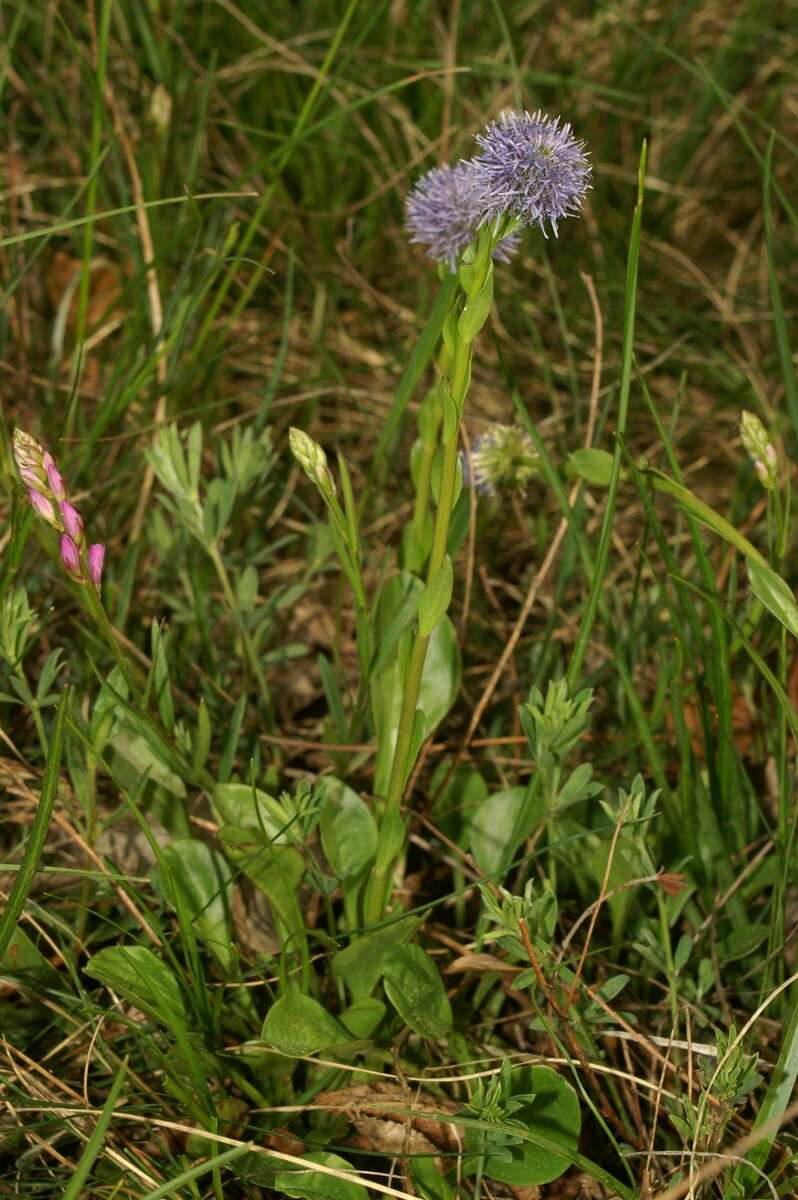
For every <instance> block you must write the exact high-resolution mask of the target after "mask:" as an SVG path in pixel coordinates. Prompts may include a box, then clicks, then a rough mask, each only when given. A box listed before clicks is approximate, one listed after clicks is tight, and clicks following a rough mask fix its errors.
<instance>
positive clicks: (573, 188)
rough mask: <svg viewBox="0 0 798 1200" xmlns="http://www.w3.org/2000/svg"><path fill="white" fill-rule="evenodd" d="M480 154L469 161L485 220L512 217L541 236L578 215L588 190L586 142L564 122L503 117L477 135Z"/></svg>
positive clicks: (517, 114)
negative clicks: (575, 135) (571, 216)
mask: <svg viewBox="0 0 798 1200" xmlns="http://www.w3.org/2000/svg"><path fill="white" fill-rule="evenodd" d="M476 140H477V143H478V145H479V146H480V147H481V150H482V152H481V154H480V155H479V156H478V157H477V158H475V159H474V160H473V162H474V183H475V186H476V188H477V191H478V195H479V205H480V210H481V216H482V219H483V220H495V219H497V218H500V217H507V216H510V217H515V218H516V219H517V220H519V221H521V222H522V223H523V224H524V225H539V226H540V228H541V229H542V230H543V232H544V233H545V231H546V226H547V225H549V226H551V228H552V230H553V231H554V234H555V236H556V234H557V223H558V221H561V220H562V219H563V217H567V216H569V215H571V214H572V213H578V212H579V211H580V210H581V207H582V201H583V198H584V194H585V192H586V191H587V189H588V188H589V186H590V174H591V168H590V163H589V162H588V157H587V150H586V147H585V143H584V142H580V141H578V140H577V139H576V138H575V137H574V135H573V131H572V129H571V126H570V125H569V124H568V123H567V122H561V120H560V118H559V117H547V116H545V115H544V114H543V113H542V112H536V113H532V114H530V113H528V112H503V113H502V114H501V115H500V116H499V118H498V119H497V120H496V121H493V122H492V123H491V124H490V125H488V127H487V128H486V129H485V131H484V132H483V133H480V134H477V139H476Z"/></svg>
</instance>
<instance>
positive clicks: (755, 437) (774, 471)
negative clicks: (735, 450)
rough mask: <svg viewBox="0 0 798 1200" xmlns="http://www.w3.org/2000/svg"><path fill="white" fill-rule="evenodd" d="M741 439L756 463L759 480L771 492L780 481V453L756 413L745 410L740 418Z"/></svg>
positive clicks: (755, 467)
mask: <svg viewBox="0 0 798 1200" xmlns="http://www.w3.org/2000/svg"><path fill="white" fill-rule="evenodd" d="M740 440H741V441H742V443H743V448H744V449H745V452H746V454H747V455H748V457H749V458H750V459H751V461H752V463H753V464H754V470H755V471H756V473H757V475H758V477H759V482H760V483H761V484H762V486H763V487H764V488H766V489H767V490H768V491H769V492H770V491H772V490H773V489H774V488H775V487H776V485H777V483H778V474H779V460H778V455H777V454H776V448H775V446H774V445H773V444H772V442H771V441H770V438H769V437H768V432H767V430H766V429H765V426H764V425H763V424H762V422H761V421H760V419H759V417H757V416H756V415H755V414H754V413H751V412H747V411H744V412H743V415H742V418H741V420H740Z"/></svg>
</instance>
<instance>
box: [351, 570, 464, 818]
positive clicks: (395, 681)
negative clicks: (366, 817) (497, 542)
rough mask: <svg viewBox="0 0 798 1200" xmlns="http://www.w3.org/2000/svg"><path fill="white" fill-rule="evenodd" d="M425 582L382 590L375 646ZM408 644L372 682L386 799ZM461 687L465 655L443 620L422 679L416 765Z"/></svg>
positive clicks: (378, 768) (377, 784)
mask: <svg viewBox="0 0 798 1200" xmlns="http://www.w3.org/2000/svg"><path fill="white" fill-rule="evenodd" d="M422 588H423V584H422V583H421V582H420V581H419V580H418V579H415V578H414V577H413V576H412V575H409V574H407V573H406V572H405V573H403V574H402V575H396V576H394V578H393V579H391V580H389V581H388V583H387V584H386V585H385V587H384V588H383V590H382V594H381V596H380V601H379V604H378V606H377V611H376V613H375V631H374V644H375V646H379V645H380V643H381V640H382V636H383V633H387V631H388V629H389V628H390V625H391V622H392V619H393V617H394V615H395V614H396V613H398V612H399V611H400V609H401V608H402V605H403V604H404V602H405V600H406V599H407V596H408V593H410V594H412V593H413V592H415V593H417V594H420V593H421V590H422ZM407 648H408V643H407V641H406V639H404V638H403V639H402V641H401V642H400V644H399V649H398V652H397V653H395V654H394V655H392V656H391V658H390V659H389V660H388V661H387V662H386V663H385V665H384V666H383V668H382V670H380V671H379V672H377V673H375V675H374V676H373V677H372V681H371V703H372V712H373V715H374V724H375V727H376V732H377V744H378V751H377V758H376V761H375V768H374V770H375V779H374V791H375V793H376V794H377V795H384V794H385V791H386V789H387V786H388V779H389V776H390V771H391V763H392V762H393V752H394V747H395V745H396V735H397V731H398V728H399V714H400V711H401V707H402V676H403V672H404V665H405V655H406V654H407ZM459 687H460V651H459V648H458V645H457V636H456V634H455V631H454V626H453V625H452V622H451V621H450V620H449V618H448V617H446V616H444V617H442V618H441V619H440V620H439V621H438V623H437V625H436V626H435V628H434V629H433V630H432V633H431V635H430V640H429V646H428V649H427V657H426V661H425V664H424V673H423V675H422V677H421V689H420V691H419V697H418V708H419V711H420V712H421V713H423V720H422V721H421V722H420V724H419V727H418V730H417V732H416V736H415V739H414V741H415V745H414V747H413V750H412V751H411V754H410V761H413V758H414V756H415V752H416V751H417V749H418V745H420V742H422V741H423V740H424V739H425V738H428V737H429V736H430V734H431V733H433V732H434V730H435V729H437V727H438V725H439V724H440V722H441V721H442V720H443V718H444V717H445V716H446V714H447V713H448V712H449V710H450V708H451V707H452V705H453V704H454V701H455V699H456V697H457V692H458V689H459Z"/></svg>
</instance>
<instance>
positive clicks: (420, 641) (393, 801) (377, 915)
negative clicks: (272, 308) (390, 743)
mask: <svg viewBox="0 0 798 1200" xmlns="http://www.w3.org/2000/svg"><path fill="white" fill-rule="evenodd" d="M470 366H471V344H470V342H465V341H464V340H463V339H458V341H457V344H456V347H455V352H454V360H453V364H452V373H451V379H450V384H449V387H450V391H451V395H452V398H453V399H454V402H455V405H456V409H457V413H458V420H457V422H456V423H455V427H454V430H453V431H452V432H451V436H449V437H448V439H446V440H443V439H442V441H441V472H440V488H439V492H438V498H437V507H436V510H435V525H434V528H433V534H432V549H431V551H430V557H429V563H428V565H427V585H429V584H430V582H431V581H432V580H433V579H434V578H435V576H436V575H437V573H438V571H439V570H440V569H441V566H442V565H443V560H444V558H445V557H446V548H447V545H448V541H449V526H450V524H451V518H452V508H453V507H454V500H455V494H454V493H455V487H456V484H457V446H458V440H459V433H460V420H459V414H461V413H462V411H463V404H464V402H465V394H466V391H467V390H468V382H469V377H470ZM443 430H444V436H445V434H446V433H447V432H448V431H447V430H446V426H445V424H444V427H443ZM429 640H430V639H429V634H427V635H425V634H422V633H421V631H420V629H419V628H418V627H416V633H415V640H414V642H413V648H412V650H411V651H410V660H409V662H408V664H407V671H406V673H405V678H404V686H403V690H402V709H401V712H400V715H399V728H398V730H397V735H396V746H395V748H394V754H393V763H392V765H391V775H390V779H389V781H388V792H387V795H386V797H385V811H384V814H383V826H384V827H385V828H390V822H391V819H394V821H395V819H397V818H398V816H399V809H400V806H401V803H402V796H403V794H404V788H405V781H406V779H407V776H408V774H409V772H410V769H411V767H412V761H411V757H412V741H413V727H414V725H415V720H416V711H417V708H418V696H419V692H420V690H421V679H422V676H423V674H424V663H425V661H426V658H427V647H428V645H429ZM378 861H379V858H378ZM392 867H393V863H392V862H389V863H386V864H384V865H383V866H378V865H375V867H374V870H373V872H372V877H371V884H370V887H369V889H368V892H367V894H366V898H365V918H366V921H367V922H377V921H379V920H381V919H382V916H383V913H384V912H385V905H386V901H387V896H388V889H389V886H390V873H391V870H392Z"/></svg>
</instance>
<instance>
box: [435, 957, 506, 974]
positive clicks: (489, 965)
mask: <svg viewBox="0 0 798 1200" xmlns="http://www.w3.org/2000/svg"><path fill="white" fill-rule="evenodd" d="M521 970H522V968H521V967H514V966H513V965H512V963H508V962H506V961H505V960H504V959H503V958H496V956H495V955H493V954H473V953H469V954H461V955H460V957H459V958H455V959H454V960H453V961H452V962H450V963H449V965H448V967H446V969H445V972H444V973H445V974H446V975H455V974H459V973H461V972H468V971H504V972H508V971H509V972H518V971H521Z"/></svg>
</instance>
